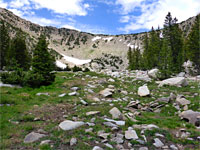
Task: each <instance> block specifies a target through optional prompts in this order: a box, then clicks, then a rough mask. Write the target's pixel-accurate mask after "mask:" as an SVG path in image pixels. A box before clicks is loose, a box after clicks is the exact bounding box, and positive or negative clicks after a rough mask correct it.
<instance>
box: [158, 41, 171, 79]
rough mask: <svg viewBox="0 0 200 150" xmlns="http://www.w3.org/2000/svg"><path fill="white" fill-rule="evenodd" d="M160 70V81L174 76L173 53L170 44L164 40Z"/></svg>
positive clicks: (159, 64)
mask: <svg viewBox="0 0 200 150" xmlns="http://www.w3.org/2000/svg"><path fill="white" fill-rule="evenodd" d="M159 58H160V59H159V63H158V68H159V70H160V76H159V78H160V79H166V78H169V77H170V76H171V74H172V65H173V64H172V52H171V49H170V47H169V43H168V41H167V40H166V39H163V44H162V49H161V51H160V56H159Z"/></svg>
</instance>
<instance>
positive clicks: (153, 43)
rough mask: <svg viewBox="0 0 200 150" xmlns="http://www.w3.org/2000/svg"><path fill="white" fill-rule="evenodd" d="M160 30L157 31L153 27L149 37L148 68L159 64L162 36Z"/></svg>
mask: <svg viewBox="0 0 200 150" xmlns="http://www.w3.org/2000/svg"><path fill="white" fill-rule="evenodd" d="M159 36H160V35H159V32H158V31H155V30H154V28H153V27H152V30H151V32H150V38H149V50H148V55H147V59H148V69H152V68H155V67H157V66H158V58H159V51H160V37H159Z"/></svg>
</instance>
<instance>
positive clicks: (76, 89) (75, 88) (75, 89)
mask: <svg viewBox="0 0 200 150" xmlns="http://www.w3.org/2000/svg"><path fill="white" fill-rule="evenodd" d="M80 89H81V88H79V87H72V88H71V90H72V91H78V90H80Z"/></svg>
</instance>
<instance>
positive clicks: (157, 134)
mask: <svg viewBox="0 0 200 150" xmlns="http://www.w3.org/2000/svg"><path fill="white" fill-rule="evenodd" d="M155 136H157V137H165V136H164V135H162V134H159V133H156V134H155Z"/></svg>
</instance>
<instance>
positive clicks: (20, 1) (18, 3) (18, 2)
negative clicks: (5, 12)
mask: <svg viewBox="0 0 200 150" xmlns="http://www.w3.org/2000/svg"><path fill="white" fill-rule="evenodd" d="M25 5H30V3H29V1H28V0H15V1H11V2H10V4H9V7H12V8H22V7H23V6H25Z"/></svg>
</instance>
